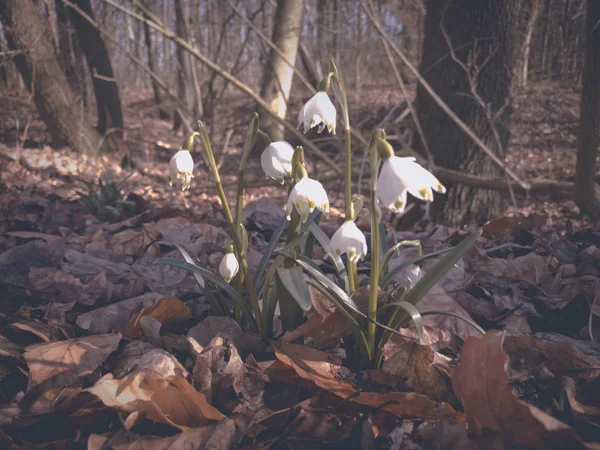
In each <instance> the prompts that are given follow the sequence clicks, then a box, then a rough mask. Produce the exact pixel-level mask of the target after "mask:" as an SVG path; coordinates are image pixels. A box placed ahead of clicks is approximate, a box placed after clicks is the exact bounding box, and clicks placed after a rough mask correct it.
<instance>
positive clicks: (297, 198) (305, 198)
mask: <svg viewBox="0 0 600 450" xmlns="http://www.w3.org/2000/svg"><path fill="white" fill-rule="evenodd" d="M294 207H296V210H297V211H298V213H300V217H301V218H302V222H303V223H304V222H306V220H307V219H308V215H309V214H310V213H311V212H313V211H314V209H315V208H318V209H319V210H321V211H323V212H324V213H325V214H329V199H328V198H327V192H325V189H324V188H323V185H322V184H321V183H319V182H318V181H317V180H313V179H312V178H308V177H304V178H302V179H301V180H300V181H298V182H297V183H296V184H295V185H294V187H293V188H292V191H291V192H290V195H289V197H288V201H287V206H286V207H285V213H286V216H287V218H288V220H290V219H291V214H292V210H293V209H294Z"/></svg>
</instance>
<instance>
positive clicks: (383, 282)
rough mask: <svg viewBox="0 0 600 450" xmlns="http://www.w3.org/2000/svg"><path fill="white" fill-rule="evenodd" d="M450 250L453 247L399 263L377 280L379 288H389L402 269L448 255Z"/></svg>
mask: <svg viewBox="0 0 600 450" xmlns="http://www.w3.org/2000/svg"><path fill="white" fill-rule="evenodd" d="M452 249H454V247H450V248H445V249H443V250H438V251H436V252H431V253H427V254H426V255H421V256H415V257H414V258H411V259H407V260H406V261H404V262H402V263H400V264H399V265H397V266H396V267H394V268H393V269H392V270H390V271H389V272H388V274H387V275H385V276H384V277H382V278H380V279H379V287H380V288H381V289H383V290H385V289H386V288H387V287H388V286H389V284H390V283H391V282H392V281H394V277H395V276H396V275H397V274H398V272H400V271H401V270H402V269H406V268H407V267H408V266H411V265H413V264H417V263H419V262H421V261H425V260H426V259H430V258H434V257H436V256H439V255H443V254H445V253H448V252H450V251H452Z"/></svg>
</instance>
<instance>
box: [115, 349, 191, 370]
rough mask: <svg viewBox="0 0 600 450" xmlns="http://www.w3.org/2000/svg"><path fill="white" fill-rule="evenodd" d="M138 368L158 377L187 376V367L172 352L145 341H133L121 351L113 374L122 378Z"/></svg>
mask: <svg viewBox="0 0 600 450" xmlns="http://www.w3.org/2000/svg"><path fill="white" fill-rule="evenodd" d="M135 370H138V371H141V372H144V373H147V374H148V375H151V376H153V377H157V378H166V377H168V376H178V377H182V378H187V376H188V373H187V371H186V370H185V368H184V367H183V366H182V365H181V364H180V363H179V361H177V359H176V358H175V357H174V356H173V355H171V354H170V353H168V352H166V351H164V350H162V349H159V348H154V347H153V346H152V345H151V344H149V343H147V342H143V341H132V342H130V343H129V344H127V345H126V346H125V347H124V348H123V350H121V351H120V352H119V359H118V360H117V363H116V365H115V369H114V371H113V375H114V376H115V377H116V378H122V377H124V376H126V375H128V374H130V373H132V372H133V371H135Z"/></svg>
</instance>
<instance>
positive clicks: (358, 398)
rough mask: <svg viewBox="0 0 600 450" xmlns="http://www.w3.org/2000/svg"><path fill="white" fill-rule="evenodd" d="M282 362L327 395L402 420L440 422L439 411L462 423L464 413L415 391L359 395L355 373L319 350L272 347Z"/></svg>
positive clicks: (451, 419)
mask: <svg viewBox="0 0 600 450" xmlns="http://www.w3.org/2000/svg"><path fill="white" fill-rule="evenodd" d="M273 347H274V349H275V355H276V356H277V359H279V360H280V361H281V362H283V363H285V364H287V365H289V366H291V367H293V368H294V370H295V371H296V373H297V374H298V375H299V376H300V377H301V378H304V379H305V380H309V381H311V382H313V383H314V384H316V385H317V386H319V387H320V388H322V389H325V390H327V391H329V392H332V393H334V394H335V395H337V396H339V397H342V398H351V400H352V401H353V402H355V403H360V404H361V405H366V406H369V407H372V408H376V409H383V410H384V411H388V412H391V413H393V414H398V415H400V416H402V417H403V418H407V419H408V418H411V419H417V418H419V419H428V420H439V418H440V411H442V413H443V415H444V418H445V419H447V420H450V421H460V420H464V417H463V414H462V413H460V412H457V411H455V410H454V409H453V408H452V407H451V406H450V405H448V404H446V403H436V402H434V401H432V400H430V399H429V398H427V397H426V396H425V395H421V394H416V393H414V392H389V393H387V394H379V393H376V392H362V391H359V390H358V388H357V387H356V386H355V385H354V383H353V382H352V380H353V377H354V374H353V373H352V372H350V371H349V370H348V369H346V368H344V367H342V366H341V360H340V359H339V358H338V357H336V356H333V355H330V354H328V353H325V352H321V351H319V350H315V349H312V348H309V347H304V346H302V345H295V344H283V343H282V344H273Z"/></svg>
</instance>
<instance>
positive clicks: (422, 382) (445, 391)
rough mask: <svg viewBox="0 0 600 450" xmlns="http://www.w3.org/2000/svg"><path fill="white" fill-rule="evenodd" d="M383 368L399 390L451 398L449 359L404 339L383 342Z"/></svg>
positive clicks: (445, 398) (433, 396) (441, 399)
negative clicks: (384, 343)
mask: <svg viewBox="0 0 600 450" xmlns="http://www.w3.org/2000/svg"><path fill="white" fill-rule="evenodd" d="M383 351H384V356H385V361H384V363H383V366H382V368H381V369H382V370H383V372H385V373H387V374H389V375H392V376H393V379H394V380H395V381H396V387H397V388H398V390H400V391H414V392H416V393H417V394H424V395H426V396H427V397H429V398H430V399H432V400H437V401H452V400H453V398H451V397H453V395H452V384H451V381H450V365H449V364H450V363H451V362H452V360H451V359H450V358H448V357H447V356H444V355H441V354H440V353H437V352H435V351H433V350H432V348H431V347H429V346H427V345H420V344H418V343H417V342H414V341H410V340H408V339H397V340H395V341H393V342H389V343H387V344H386V345H385V347H384V349H383Z"/></svg>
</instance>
